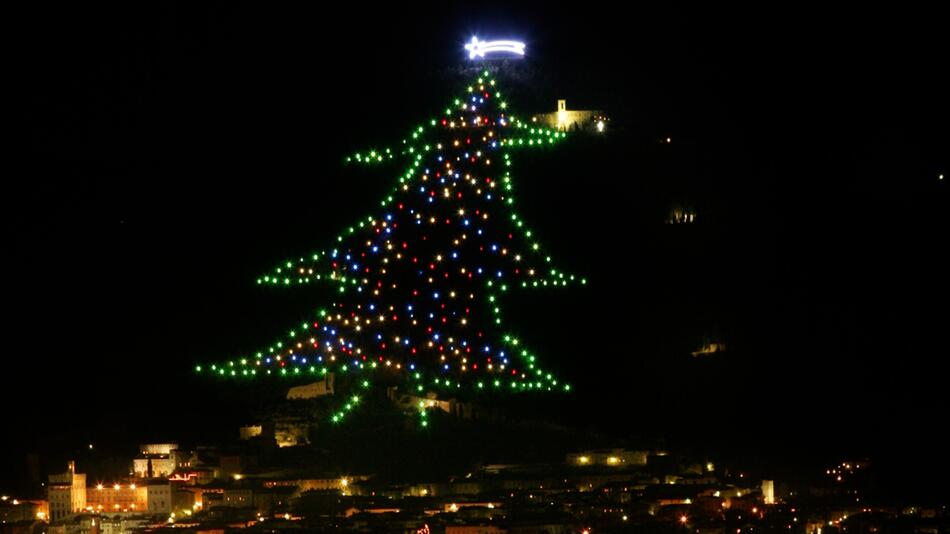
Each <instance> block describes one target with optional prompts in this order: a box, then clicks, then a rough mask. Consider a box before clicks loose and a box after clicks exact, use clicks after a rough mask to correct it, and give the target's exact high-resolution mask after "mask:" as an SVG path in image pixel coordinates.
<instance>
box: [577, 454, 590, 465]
mask: <svg viewBox="0 0 950 534" xmlns="http://www.w3.org/2000/svg"><path fill="white" fill-rule="evenodd" d="M577 461H578V462H580V463H582V464H587V463H590V458H588V457H586V456H581V457H580V458H578V459H577Z"/></svg>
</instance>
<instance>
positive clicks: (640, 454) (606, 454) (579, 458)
mask: <svg viewBox="0 0 950 534" xmlns="http://www.w3.org/2000/svg"><path fill="white" fill-rule="evenodd" d="M566 462H567V464H568V465H573V466H577V467H587V466H595V465H599V466H608V467H632V466H640V465H646V464H647V452H646V451H630V450H627V449H601V450H593V451H583V452H576V453H571V454H568V455H567V457H566Z"/></svg>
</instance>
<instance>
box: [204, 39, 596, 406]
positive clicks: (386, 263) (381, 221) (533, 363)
mask: <svg viewBox="0 0 950 534" xmlns="http://www.w3.org/2000/svg"><path fill="white" fill-rule="evenodd" d="M479 46H480V48H479V50H480V51H481V52H491V51H493V50H495V48H493V46H492V45H491V42H489V43H480V45H479ZM522 52H523V47H522ZM431 117H432V118H430V119H429V120H428V121H426V122H425V123H423V124H420V125H419V126H417V127H416V128H414V129H413V130H412V131H411V132H410V134H409V135H408V136H407V138H406V139H405V140H403V142H402V143H401V144H400V145H399V146H398V147H395V148H383V149H378V150H368V151H364V152H360V153H356V154H353V155H351V156H350V157H348V158H346V160H347V162H350V163H354V164H378V163H383V162H388V161H395V160H399V161H400V162H402V163H404V164H405V167H404V170H403V171H402V173H401V174H400V175H399V176H398V179H397V180H396V183H395V185H394V187H393V189H392V190H391V191H390V193H389V194H388V195H386V197H385V198H383V199H382V200H381V202H380V203H379V205H378V208H377V209H376V210H375V211H374V212H373V213H370V214H367V215H365V216H364V217H361V218H357V219H355V220H354V221H353V223H352V224H351V225H350V226H348V227H346V228H345V229H344V230H343V231H342V232H341V233H340V234H339V235H338V236H336V237H335V238H334V239H333V240H332V241H331V245H330V246H329V247H327V248H324V249H322V250H319V251H315V252H312V253H310V254H307V255H305V256H299V257H296V258H292V259H288V260H286V261H284V262H281V263H280V264H279V265H278V266H276V267H275V268H274V269H273V270H272V271H270V272H269V273H267V274H265V275H263V276H261V277H260V278H258V280H257V283H258V284H261V285H269V286H279V287H285V288H291V287H299V286H304V285H309V284H314V283H325V284H330V285H333V286H335V288H336V293H337V296H336V298H335V299H334V301H333V302H328V303H326V304H325V305H324V306H321V307H319V309H317V310H316V311H315V313H314V315H313V316H312V317H310V318H308V319H307V320H305V321H302V322H300V323H298V324H296V325H293V326H292V327H291V328H289V329H288V331H287V333H286V335H284V336H282V337H281V338H280V339H278V340H276V341H275V342H273V343H272V344H270V345H269V346H267V347H266V348H264V349H262V350H260V351H257V352H254V353H252V354H249V355H248V356H245V357H240V358H236V359H234V360H231V361H225V362H218V363H214V364H210V365H208V364H203V365H199V366H197V368H196V370H197V371H198V372H199V373H203V374H210V375H213V376H219V377H227V378H235V379H255V378H257V379H259V378H264V377H277V378H300V379H301V381H302V380H303V379H309V380H310V381H313V380H314V379H317V380H318V381H317V382H315V383H312V384H309V385H305V386H299V385H298V386H297V387H296V388H294V389H293V390H291V394H290V395H289V398H294V397H296V398H312V397H316V396H323V395H333V396H334V397H333V398H334V399H338V400H336V401H335V403H336V407H335V408H334V409H333V410H332V414H331V416H330V418H331V420H332V421H333V422H338V421H340V420H342V419H344V418H345V417H346V415H347V413H348V412H350V411H351V410H353V409H354V408H355V407H356V406H357V405H358V403H359V402H360V397H361V395H363V394H364V393H365V392H367V391H368V390H369V389H370V388H373V387H392V386H397V387H399V388H400V389H401V390H403V391H408V392H411V394H412V395H418V396H419V397H422V396H423V395H426V394H429V396H430V397H434V396H438V397H444V396H446V395H460V394H464V395H488V394H489V393H490V392H502V391H503V392H510V393H514V392H537V391H545V392H547V391H561V392H564V391H570V389H571V387H570V385H569V384H568V383H566V382H565V381H564V380H563V379H561V378H559V377H558V376H557V375H556V374H555V373H554V372H553V371H552V370H551V369H550V368H548V367H547V366H544V365H542V364H541V362H540V359H539V358H538V357H537V355H535V354H534V353H533V352H532V351H531V350H530V349H528V348H527V346H526V344H525V343H523V342H522V340H521V339H519V338H518V337H517V336H516V335H514V334H512V333H511V330H510V328H509V327H508V326H507V325H506V323H505V321H504V315H503V313H502V308H501V299H502V298H503V297H504V296H505V294H506V293H508V292H511V291H526V290H539V289H547V288H559V289H560V288H565V287H567V286H570V285H582V284H585V283H586V280H585V279H583V278H581V277H580V276H577V275H575V274H571V273H569V272H568V271H567V270H565V269H564V268H562V267H561V266H560V265H559V264H558V263H556V262H555V261H554V259H553V257H552V256H551V255H550V252H549V251H548V249H547V248H546V247H545V246H544V245H543V244H542V243H541V242H540V241H539V240H538V239H537V236H536V235H535V234H534V232H532V230H531V229H530V227H529V226H528V224H527V221H525V220H524V219H523V218H522V217H521V216H520V215H519V214H518V212H517V209H516V208H517V203H516V200H515V195H514V193H515V182H514V176H513V174H512V172H513V170H514V169H516V167H515V165H514V159H513V157H512V155H513V153H514V152H515V151H516V150H518V149H535V150H549V149H551V148H552V147H554V146H555V145H556V144H557V143H558V142H560V141H562V140H563V139H564V138H565V137H566V136H567V133H566V131H564V128H560V129H559V128H558V127H557V126H556V125H555V127H549V126H542V125H536V124H533V123H532V121H530V120H528V121H524V120H522V119H521V117H520V116H519V115H518V114H517V113H516V112H515V111H514V110H513V109H512V108H511V106H510V105H509V102H507V101H506V99H505V95H504V93H503V92H502V90H501V87H500V85H499V84H498V83H497V80H496V79H494V78H493V77H491V76H490V74H489V72H488V71H483V72H480V73H479V74H478V75H476V76H475V77H474V79H472V80H471V83H470V84H469V85H468V86H467V87H466V88H465V89H464V90H463V91H462V92H461V94H460V95H459V96H458V97H457V98H455V99H453V100H451V101H449V102H448V104H447V105H446V106H445V107H443V108H442V109H441V110H440V111H439V112H438V113H437V114H435V115H433V116H431ZM301 381H298V382H297V383H298V384H299V383H300V382H301ZM428 404H429V406H431V405H432V403H428ZM426 408H427V406H426V405H422V406H420V407H419V414H420V418H421V419H420V421H421V424H423V425H425V424H426V412H425V409H426Z"/></svg>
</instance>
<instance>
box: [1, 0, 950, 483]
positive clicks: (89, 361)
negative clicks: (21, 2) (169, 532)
mask: <svg viewBox="0 0 950 534" xmlns="http://www.w3.org/2000/svg"><path fill="white" fill-rule="evenodd" d="M340 7H341V6H334V8H333V12H332V13H331V12H329V11H328V10H324V9H321V8H319V7H318V6H317V5H316V4H311V5H309V7H303V6H284V7H278V6H271V5H267V6H265V5H263V4H261V5H256V6H255V5H246V4H240V5H238V4H232V3H222V4H220V5H215V6H209V5H201V6H195V5H191V3H184V4H182V5H180V6H177V7H170V6H166V7H154V8H141V7H128V6H113V7H96V6H86V5H83V6H78V7H69V8H61V7H60V8H51V7H44V8H36V9H33V8H25V9H23V10H21V11H19V12H14V13H9V14H8V16H7V17H5V18H6V26H7V28H6V29H5V32H4V33H6V34H7V36H8V39H9V41H8V45H7V49H8V61H7V63H6V67H5V70H6V72H7V75H6V76H5V79H6V84H5V85H6V86H7V87H8V88H12V89H13V93H12V96H9V97H7V104H8V105H7V112H6V114H5V116H6V117H7V118H8V120H7V123H8V125H9V126H10V130H11V133H12V135H11V136H10V138H9V140H8V143H7V147H8V151H7V153H8V156H7V159H6V161H7V163H8V165H7V169H8V170H7V172H6V173H5V179H4V181H3V186H2V187H3V194H2V195H0V203H2V209H0V212H2V231H3V234H2V235H3V241H4V244H5V248H6V251H7V252H6V254H4V261H3V262H2V269H3V280H5V282H6V286H7V287H6V290H5V291H4V298H3V303H4V307H5V311H6V313H5V314H4V315H5V318H4V320H3V322H2V323H0V324H2V325H3V327H2V328H3V339H4V344H3V349H2V350H3V355H2V367H0V391H2V393H0V401H2V406H3V418H4V422H5V424H6V427H5V431H4V435H5V436H6V438H5V440H6V443H5V446H7V447H9V448H10V450H11V454H9V455H6V456H4V457H2V459H0V479H3V480H8V479H12V478H14V477H18V476H21V475H22V471H23V467H22V464H23V458H24V454H25V453H27V452H31V451H37V452H41V453H51V452H58V453H66V452H68V451H69V450H73V449H77V448H80V447H82V446H84V444H86V443H89V442H91V441H95V442H96V443H104V444H106V445H105V446H112V447H114V448H115V449H117V450H125V449H128V448H129V447H131V446H132V445H133V444H134V443H135V442H137V441H138V440H157V439H178V440H181V441H188V440H199V439H202V438H203V437H205V434H202V431H203V430H205V429H204V428H203V427H205V426H206V425H205V419H202V418H207V416H208V415H209V414H216V413H219V412H224V413H225V417H224V418H223V419H224V420H229V419H228V417H233V418H235V419H240V415H235V414H233V413H229V410H228V408H227V405H226V404H223V403H226V402H227V395H226V394H225V393H224V392H222V391H221V390H222V388H221V387H220V386H219V385H215V384H213V383H207V382H203V381H201V380H198V379H196V378H195V377H193V376H192V375H191V370H192V368H193V365H194V364H195V363H196V362H200V361H205V362H207V361H216V360H221V359H225V358H228V357H230V356H232V355H234V354H239V353H242V352H247V351H249V350H251V349H252V348H256V347H258V346H261V345H266V344H267V343H270V342H271V341H272V340H273V339H275V337H276V336H277V335H279V334H280V333H281V332H283V331H284V329H285V326H286V325H288V324H292V323H293V322H295V321H297V320H298V318H300V317H302V316H304V315H305V314H308V313H309V312H310V311H311V310H312V309H314V308H315V307H318V306H320V305H321V303H323V302H325V301H326V299H328V298H329V295H330V293H329V292H328V291H324V290H321V289H320V288H308V289H307V290H298V291H280V290H267V289H261V288H259V287H258V286H256V285H255V284H254V279H255V278H256V276H258V275H259V274H262V273H263V272H264V271H266V270H268V269H270V268H271V267H273V266H274V265H275V264H276V262H278V261H279V260H281V259H283V258H285V257H289V256H294V255H297V254H300V253H303V252H308V251H311V250H313V249H318V248H322V247H324V246H325V245H326V244H328V243H329V240H330V238H332V236H334V235H336V232H337V231H338V230H339V229H340V228H342V227H344V226H346V225H348V224H349V223H350V222H351V221H353V220H354V219H356V218H357V217H361V216H364V215H365V214H367V213H368V212H369V210H370V209H372V206H373V205H374V204H375V203H376V201H377V199H378V197H380V196H381V194H382V193H383V192H384V191H386V190H387V189H388V187H389V184H390V183H391V181H392V180H394V179H395V177H396V176H397V173H398V172H399V168H398V167H388V168H383V169H379V170H375V171H367V170H360V169H354V168H352V167H348V166H344V165H343V157H344V156H345V155H346V154H348V153H351V152H353V151H355V150H361V149H364V148H369V147H373V146H381V145H386V144H390V143H393V142H394V141H396V140H398V139H401V138H402V137H401V136H402V135H403V134H404V132H406V131H407V129H408V128H409V127H411V126H413V125H414V124H416V123H417V122H418V121H419V120H421V119H425V118H427V117H428V116H429V114H430V113H432V112H434V111H435V110H438V109H440V108H441V106H442V103H443V102H444V101H445V100H446V99H448V98H451V97H453V96H454V95H455V94H456V92H457V90H458V88H459V87H460V86H462V84H463V83H464V79H462V78H460V77H459V76H458V75H457V74H453V72H456V71H457V70H458V68H459V66H460V65H462V64H464V63H465V60H464V58H463V50H462V46H463V44H464V42H465V41H467V40H468V39H469V38H470V37H471V36H472V35H473V34H478V35H479V36H482V37H485V38H491V37H511V36H514V37H519V38H521V39H523V40H524V41H526V42H527V47H528V57H526V58H525V59H524V60H523V62H524V65H522V67H523V68H522V70H521V72H524V73H528V74H526V75H525V76H524V79H523V80H521V81H520V82H519V83H520V84H521V85H517V86H512V87H511V91H512V92H514V93H515V94H517V95H519V96H520V97H521V98H520V100H519V101H516V102H515V104H516V105H519V107H520V108H521V109H522V110H523V111H522V113H528V112H535V111H552V110H553V109H554V104H555V100H556V99H558V98H566V99H567V100H568V107H569V108H600V109H604V110H606V111H607V113H608V114H609V115H610V116H611V117H612V123H611V133H610V134H609V136H608V137H607V138H606V139H603V140H600V141H596V142H592V141H589V140H588V141H586V142H585V141H579V142H577V143H574V144H573V145H572V144H571V143H572V142H573V141H569V143H568V144H567V145H565V146H566V148H564V149H563V150H561V149H557V150H555V151H553V152H551V153H549V155H546V156H544V157H541V156H538V155H530V156H529V155H524V156H522V155H518V154H516V156H515V157H516V158H519V159H518V160H516V164H518V162H519V161H521V159H523V160H524V165H522V166H521V167H520V168H518V169H517V170H516V171H515V173H514V176H515V179H516V180H518V182H517V183H518V186H519V188H520V195H521V198H523V199H525V198H527V199H530V202H523V205H525V206H524V208H523V213H524V215H525V217H526V218H527V219H528V220H530V221H533V226H534V227H535V228H537V229H538V231H539V232H540V233H541V234H542V235H541V240H542V242H545V243H548V246H549V248H550V249H552V250H553V251H554V252H555V255H556V256H558V257H559V259H560V262H561V264H562V265H564V266H566V267H568V268H569V269H571V270H573V271H575V272H582V273H585V274H587V276H588V278H589V280H590V283H589V284H588V286H587V287H586V288H584V289H582V290H578V289H570V288H569V289H566V290H557V291H551V292H549V293H544V294H536V293H533V294H531V295H530V296H513V297H512V298H511V300H510V302H509V303H507V304H506V307H507V310H508V311H507V316H508V317H510V319H509V320H508V324H509V325H511V326H512V327H515V326H517V329H518V330H519V331H520V333H521V334H522V336H523V337H524V338H525V339H526V340H528V341H529V342H530V343H531V344H532V345H533V346H535V347H537V350H538V353H539V354H541V355H542V357H543V359H544V361H546V362H548V364H549V365H550V366H551V367H553V368H555V369H562V370H563V371H562V373H561V374H562V375H567V376H570V377H571V378H572V381H573V383H575V384H576V388H575V393H574V394H573V397H572V402H570V403H568V408H567V409H566V410H562V412H563V413H561V414H560V421H561V422H563V423H566V424H571V425H575V426H577V427H578V428H581V429H596V430H599V431H605V432H608V433H613V434H616V435H618V436H629V435H637V434H639V433H651V434H660V435H667V436H669V437H671V438H673V439H677V440H679V442H692V443H703V444H708V445H709V446H710V447H714V448H717V449H718V450H732V451H743V453H747V454H749V455H751V456H763V457H769V458H774V459H777V460H776V461H783V460H787V461H788V462H790V463H791V462H795V461H799V459H801V458H802V457H808V458H825V457H828V458H834V457H835V455H838V454H851V455H864V454H869V455H872V456H873V457H878V458H886V459H888V460H889V461H896V460H901V459H904V458H908V461H909V462H910V464H909V465H911V466H913V469H916V468H917V467H919V466H921V465H924V464H925V462H926V461H928V460H929V459H930V456H928V454H930V453H935V452H937V451H939V450H940V448H939V444H938V441H937V436H938V432H939V431H940V430H941V427H945V426H946V421H945V420H946V413H947V401H946V394H945V393H944V392H943V391H942V390H943V389H944V387H945V386H944V382H945V379H946V375H945V373H944V372H943V359H945V358H946V356H947V354H948V346H950V343H948V337H947V332H948V329H947V325H948V318H947V312H946V303H947V302H948V300H947V297H948V296H950V295H948V291H947V289H948V288H947V282H946V279H947V276H946V272H947V270H948V269H947V265H946V260H945V258H944V257H945V252H946V249H947V242H948V241H947V233H946V230H945V227H946V222H945V219H946V216H947V212H948V210H947V188H948V187H950V179H947V180H944V181H940V180H938V175H939V174H941V173H943V174H947V175H950V134H948V133H947V132H948V128H947V125H948V124H950V105H948V99H947V94H950V91H948V89H947V86H946V82H945V75H946V70H947V69H946V50H947V48H946V31H945V30H946V28H945V27H941V24H940V21H941V19H940V17H938V16H937V15H936V13H935V12H934V13H930V12H927V11H916V12H910V11H896V12H894V11H885V10H875V9H876V8H869V7H867V6H863V7H862V10H860V11H859V10H845V9H842V10H839V11H835V10H829V8H828V7H827V6H818V5H815V6H801V7H799V6H795V7H796V9H794V10H791V9H789V10H787V11H785V10H779V9H777V8H766V7H761V6H759V7H756V8H742V9H740V8H727V9H721V8H719V7H716V8H715V9H713V8H707V9H706V10H703V11H688V10H685V9H675V8H670V9H658V8H649V9H640V8H635V9H634V10H633V11H632V12H630V11H628V10H629V7H628V6H624V8H623V11H620V10H619V8H615V7H608V6H607V5H604V6H601V7H595V6H594V4H592V3H589V2H584V3H581V4H579V5H578V6H577V7H567V6H564V7H558V8H556V7H553V6H552V5H550V4H548V5H538V6H536V8H528V7H520V8H503V7H499V6H492V5H490V4H486V5H479V6H470V7H461V6H460V5H456V4H452V3H440V4H434V5H433V6H431V7H430V8H429V9H421V8H419V9H418V12H417V13H408V12H403V11H398V10H396V9H395V8H384V9H380V8H368V7H366V6H361V5H352V6H348V5H343V6H342V9H343V11H342V12H337V10H338V9H340ZM516 100H517V99H516ZM10 118H12V121H11V120H9V119H10ZM666 137H670V138H671V139H672V143H670V144H664V143H661V142H660V140H662V139H665V138H666ZM677 203H686V204H689V205H691V206H693V207H694V208H695V209H696V211H697V213H698V222H697V224H694V225H691V226H675V227H674V226H670V225H664V224H663V219H664V218H665V217H666V216H667V215H668V211H669V209H670V208H671V206H672V205H674V204H677ZM528 297H530V298H528ZM709 336H714V337H718V338H720V339H722V340H723V341H724V342H725V343H726V344H727V347H728V348H729V349H730V350H729V352H727V353H725V354H723V355H721V356H717V357H715V358H713V359H711V360H697V359H694V358H692V357H690V355H689V351H691V350H695V349H696V348H697V347H698V345H699V344H700V343H701V341H702V339H703V338H704V337H709ZM223 389H225V390H229V388H228V387H225V388H223ZM232 393H233V391H230V390H229V393H228V394H232ZM232 433H234V434H236V430H233V431H232ZM110 444H111V445H110ZM123 447H124V448H125V449H123ZM130 452H131V451H130ZM944 452H945V451H944Z"/></svg>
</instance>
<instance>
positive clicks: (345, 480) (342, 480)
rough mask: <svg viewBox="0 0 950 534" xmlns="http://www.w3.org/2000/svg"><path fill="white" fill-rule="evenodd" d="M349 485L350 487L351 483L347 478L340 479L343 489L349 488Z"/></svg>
mask: <svg viewBox="0 0 950 534" xmlns="http://www.w3.org/2000/svg"><path fill="white" fill-rule="evenodd" d="M349 485H350V481H349V480H347V479H346V477H343V478H341V479H340V486H342V487H344V488H345V487H347V486H349Z"/></svg>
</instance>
